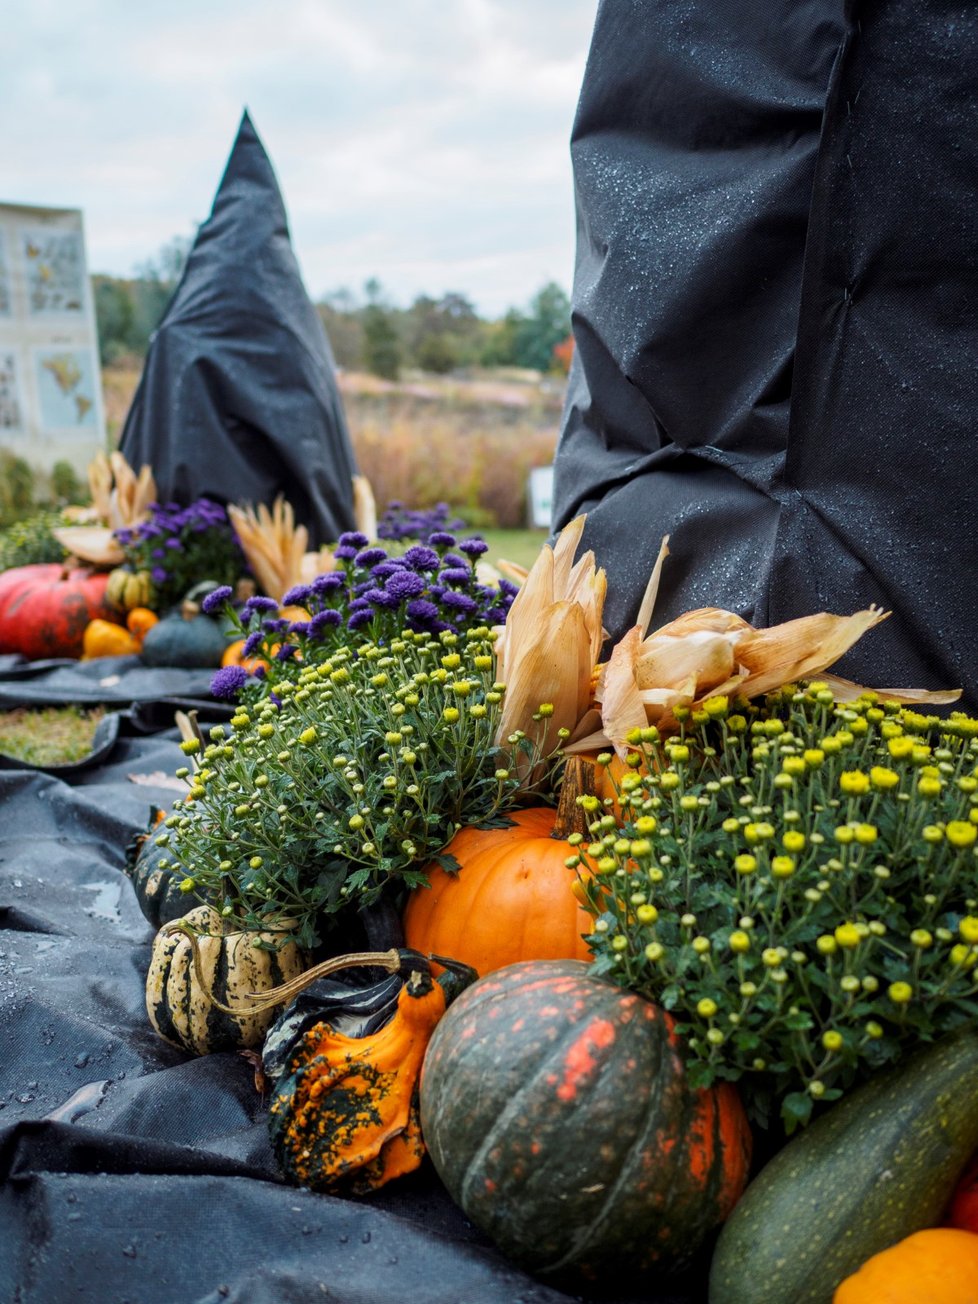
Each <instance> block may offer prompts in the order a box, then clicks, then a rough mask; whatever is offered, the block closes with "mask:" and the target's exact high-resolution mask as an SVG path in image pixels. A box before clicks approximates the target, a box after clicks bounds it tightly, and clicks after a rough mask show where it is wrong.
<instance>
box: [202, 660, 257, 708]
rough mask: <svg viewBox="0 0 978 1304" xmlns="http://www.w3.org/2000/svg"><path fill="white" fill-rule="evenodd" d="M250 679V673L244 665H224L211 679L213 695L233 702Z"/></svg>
mask: <svg viewBox="0 0 978 1304" xmlns="http://www.w3.org/2000/svg"><path fill="white" fill-rule="evenodd" d="M248 679H249V675H248V672H247V670H245V668H244V666H224V668H223V669H221V670H219V671H218V672H217V674H216V675H215V676H214V678H213V679H212V680H211V696H212V697H218V698H221V699H222V700H224V701H227V702H233V701H234V699H235V698H236V697H237V696H238V694H239V693H240V692H241V690H242V688H244V686H245V684H246V683H247V682H248Z"/></svg>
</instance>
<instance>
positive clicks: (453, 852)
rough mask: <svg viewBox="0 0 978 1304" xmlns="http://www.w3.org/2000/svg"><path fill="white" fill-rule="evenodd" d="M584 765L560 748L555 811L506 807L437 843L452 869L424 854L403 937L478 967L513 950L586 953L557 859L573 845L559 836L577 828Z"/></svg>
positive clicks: (566, 875) (568, 877)
mask: <svg viewBox="0 0 978 1304" xmlns="http://www.w3.org/2000/svg"><path fill="white" fill-rule="evenodd" d="M590 768H591V767H590V766H589V765H588V763H587V762H586V761H582V760H580V758H576V757H572V758H570V760H569V761H568V765H567V771H566V774H565V779H564V783H563V784H562V787H561V800H560V805H559V807H558V809H557V811H556V812H555V811H554V810H553V808H552V807H549V806H544V807H533V808H531V809H529V810H521V811H516V812H514V813H512V814H510V815H509V816H508V818H509V819H511V820H512V824H511V825H509V826H507V827H506V828H501V829H499V828H496V829H480V828H474V827H473V828H463V829H460V830H459V832H458V833H456V835H455V837H454V838H453V839H452V841H451V842H450V843H449V844H448V846H447V847H446V848H445V854H446V855H448V856H452V857H454V858H455V860H457V861H458V863H459V866H460V868H459V870H458V872H457V873H448V872H447V871H446V870H445V869H443V868H442V867H441V865H439V864H438V863H437V862H433V863H432V864H430V865H429V866H428V867H427V869H426V870H425V875H426V877H427V879H428V882H429V884H430V887H421V888H417V889H416V890H415V891H414V892H412V893H411V896H410V898H409V899H408V904H407V908H406V910H405V913H404V933H405V937H406V940H407V945H408V946H409V947H413V948H414V949H415V950H418V951H421V952H422V953H424V954H433V955H450V956H453V957H454V958H455V959H456V960H460V961H462V963H464V964H467V965H471V966H472V968H473V969H475V970H476V971H477V972H478V973H479V974H483V975H484V974H487V973H492V972H493V970H495V969H501V968H502V967H503V965H507V964H514V963H516V962H517V961H519V960H589V959H590V958H591V953H590V950H589V948H588V945H587V942H586V941H585V940H584V937H583V934H586V933H589V932H590V931H591V917H590V915H589V914H588V913H587V912H586V911H585V910H584V909H583V908H582V907H581V906H580V905H579V904H578V901H577V898H576V896H575V894H574V891H573V888H574V884H575V882H576V879H575V877H574V874H573V871H571V870H569V869H568V868H567V866H566V864H565V863H564V862H565V861H566V860H567V857H568V856H570V855H571V854H572V853H573V851H574V848H573V847H571V846H570V845H569V844H568V843H567V841H566V839H567V837H569V835H570V834H571V833H572V832H574V831H575V830H578V831H583V829H581V824H582V823H583V819H584V817H583V813H582V811H581V809H580V807H579V806H578V805H577V803H576V798H577V796H578V795H579V794H581V793H582V791H586V789H587V787H588V776H589V772H590Z"/></svg>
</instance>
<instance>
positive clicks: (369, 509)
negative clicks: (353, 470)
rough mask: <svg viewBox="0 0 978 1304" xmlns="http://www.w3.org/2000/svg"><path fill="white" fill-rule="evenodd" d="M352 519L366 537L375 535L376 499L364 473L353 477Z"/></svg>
mask: <svg viewBox="0 0 978 1304" xmlns="http://www.w3.org/2000/svg"><path fill="white" fill-rule="evenodd" d="M353 519H354V520H355V521H356V525H357V529H358V530H359V531H360V533H361V534H365V535H366V536H367V538H368V539H376V537H377V500H376V499H375V498H374V491H373V488H372V486H371V484H370V481H369V480H368V479H367V477H366V476H365V475H355V476H354V477H353Z"/></svg>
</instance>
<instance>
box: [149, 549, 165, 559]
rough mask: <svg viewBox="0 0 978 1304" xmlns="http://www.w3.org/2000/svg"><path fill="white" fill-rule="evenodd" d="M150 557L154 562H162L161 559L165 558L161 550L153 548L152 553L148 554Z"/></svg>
mask: <svg viewBox="0 0 978 1304" xmlns="http://www.w3.org/2000/svg"><path fill="white" fill-rule="evenodd" d="M150 556H151V557H152V558H153V560H154V561H162V560H163V558H164V557H165V556H166V553H165V552H164V551H163V549H162V548H154V549H153V551H152V552H151V553H150Z"/></svg>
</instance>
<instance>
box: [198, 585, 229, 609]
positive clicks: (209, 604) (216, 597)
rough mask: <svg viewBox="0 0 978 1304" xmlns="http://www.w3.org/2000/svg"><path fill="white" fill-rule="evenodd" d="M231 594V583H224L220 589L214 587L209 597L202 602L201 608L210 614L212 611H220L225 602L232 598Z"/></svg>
mask: <svg viewBox="0 0 978 1304" xmlns="http://www.w3.org/2000/svg"><path fill="white" fill-rule="evenodd" d="M231 595H232V589H231V586H230V584H222V585H221V587H220V588H219V589H212V590H211V592H210V593H208V595H207V597H206V598H205V599H204V601H203V602H202V603H201V604H200V606H201V610H202V611H206V613H207V614H208V616H209V615H211V613H212V612H214V611H218V610H219V609H220V608H221V607H223V606H224V604H225V602H227V601H228V600H229V599H230V598H231Z"/></svg>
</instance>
